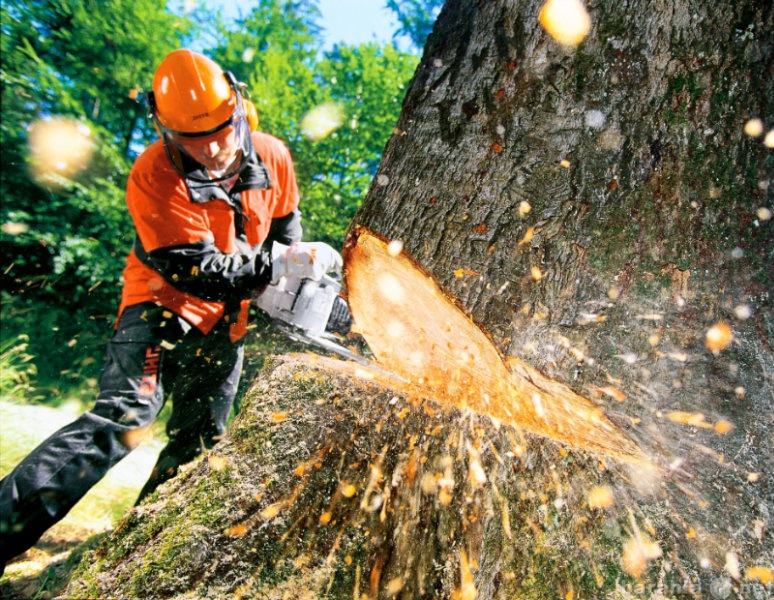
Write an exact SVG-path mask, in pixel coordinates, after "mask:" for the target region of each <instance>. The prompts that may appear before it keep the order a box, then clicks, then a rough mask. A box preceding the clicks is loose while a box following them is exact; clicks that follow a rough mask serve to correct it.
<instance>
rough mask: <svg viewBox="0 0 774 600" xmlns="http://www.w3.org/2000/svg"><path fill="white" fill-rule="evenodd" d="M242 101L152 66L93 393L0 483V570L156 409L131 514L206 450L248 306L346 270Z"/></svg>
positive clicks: (228, 397) (234, 375) (235, 366)
mask: <svg viewBox="0 0 774 600" xmlns="http://www.w3.org/2000/svg"><path fill="white" fill-rule="evenodd" d="M247 102H248V101H246V100H244V99H243V98H242V96H241V94H240V91H239V86H238V84H237V82H236V80H235V79H234V77H233V76H232V75H231V74H230V73H228V72H224V71H223V70H222V69H221V68H220V67H219V66H218V65H216V64H215V63H214V62H213V61H212V60H210V59H208V58H207V57H205V56H203V55H201V54H198V53H195V52H192V51H190V50H185V49H184V50H176V51H174V52H172V53H170V54H169V55H168V56H167V57H166V58H165V59H164V60H163V61H162V63H161V64H160V65H159V67H158V69H157V71H156V73H155V76H154V80H153V91H152V93H150V94H148V103H149V108H150V117H151V118H152V119H153V121H154V124H155V126H156V128H157V130H158V131H159V134H160V135H161V139H160V140H159V141H157V142H156V143H154V144H152V145H151V146H150V147H149V148H148V149H146V150H145V151H144V152H143V153H142V155H141V156H140V157H139V158H138V159H137V161H136V163H135V164H134V166H133V167H132V170H131V173H130V175H129V180H128V183H127V189H126V202H127V206H128V208H129V212H130V213H131V216H132V219H133V221H134V226H135V229H136V232H137V238H136V240H135V243H134V248H133V249H132V251H131V253H130V254H129V257H128V258H127V265H126V268H125V270H124V288H123V293H122V298H121V304H120V308H119V318H118V321H117V324H116V331H115V334H114V336H113V338H112V339H111V340H110V341H109V343H108V347H107V358H108V362H107V364H106V366H105V368H104V371H103V372H102V375H101V378H100V387H99V389H100V391H99V395H98V397H97V401H96V403H95V405H94V408H93V409H92V410H91V411H89V412H86V413H85V414H83V415H82V416H81V417H80V418H78V419H77V420H76V421H75V422H73V423H72V424H70V425H68V426H66V427H64V428H63V429H61V430H60V431H58V432H57V433H55V434H54V435H52V436H51V437H50V438H48V439H47V440H46V441H44V442H43V443H42V444H41V445H40V446H38V447H37V448H36V449H35V450H33V451H32V452H31V453H30V454H29V456H27V457H26V458H25V459H24V460H23V461H22V462H21V463H20V464H19V465H18V466H17V467H16V468H15V469H14V470H13V471H12V472H11V473H10V474H9V475H8V476H7V477H6V478H4V479H3V480H2V482H0V538H2V539H1V540H0V541H1V542H2V544H1V545H0V565H5V563H6V562H7V561H8V560H9V559H10V558H12V557H14V556H16V555H17V554H20V553H21V552H23V551H25V550H26V549H27V548H29V547H31V546H32V545H33V544H34V543H35V542H36V541H37V540H38V539H39V538H40V536H41V535H42V534H43V533H44V532H45V531H46V529H48V528H49V527H51V526H52V525H53V524H54V523H56V522H57V521H59V520H60V519H62V518H63V517H64V516H65V515H66V514H67V512H68V511H69V510H70V509H71V508H72V507H73V506H74V505H75V504H76V503H77V502H78V500H79V499H80V498H81V497H82V496H83V495H84V494H85V493H86V492H87V491H88V490H89V489H90V488H91V487H92V486H93V485H94V484H96V483H97V482H98V481H99V480H100V479H101V478H102V477H103V476H104V475H105V473H106V472H107V471H108V470H109V469H110V468H111V467H112V466H113V465H115V464H116V463H117V462H118V461H119V460H121V459H122V458H124V457H125V456H126V455H127V454H128V453H129V452H130V451H131V449H132V448H133V446H134V445H136V443H137V440H138V439H139V438H141V433H142V431H143V430H144V429H145V428H147V427H148V426H149V425H150V424H151V423H152V422H153V420H154V419H155V417H156V415H158V413H159V411H160V410H161V408H162V406H163V404H164V401H165V399H166V398H167V397H170V396H171V397H172V398H173V410H172V414H171V417H170V419H169V422H168V425H167V433H168V437H169V442H168V444H167V445H166V447H165V448H164V449H163V450H162V452H161V454H160V456H159V459H158V462H157V464H156V466H155V468H154V469H153V473H152V474H151V476H150V479H149V480H148V482H147V483H146V484H145V486H144V488H143V489H142V491H141V492H140V498H139V499H138V501H139V500H141V499H142V498H144V497H145V496H147V495H148V494H150V493H151V492H153V491H154V490H155V489H156V487H157V486H158V485H159V484H161V483H162V482H164V481H166V480H167V479H169V478H170V477H173V476H174V475H175V474H176V473H177V470H178V467H179V466H180V465H182V464H184V463H186V462H188V461H190V460H192V459H193V458H195V457H196V456H197V455H198V454H199V453H200V452H201V451H202V446H204V447H206V448H211V447H212V446H213V445H214V444H215V443H216V442H217V440H218V438H219V436H221V435H222V434H223V432H224V430H225V426H226V421H227V418H228V415H229V411H230V410H231V406H232V403H233V401H234V396H235V394H236V391H237V385H238V383H239V379H240V375H241V370H242V357H243V346H244V344H243V340H244V337H243V336H244V335H245V332H246V325H247V313H248V307H249V304H250V299H251V298H252V297H253V296H255V295H257V294H260V292H261V291H262V290H263V289H265V288H266V286H267V285H269V284H270V283H271V282H272V281H277V280H278V279H279V278H280V277H281V276H282V275H285V274H291V275H295V276H298V277H302V278H303V277H311V278H315V279H319V278H320V277H322V276H323V275H324V274H325V273H326V272H328V271H331V270H338V269H340V268H341V257H340V255H339V254H338V253H337V252H336V251H335V250H334V249H333V248H331V247H330V246H327V245H325V244H322V243H315V242H308V243H304V242H299V240H300V238H301V216H300V213H299V211H298V201H299V194H298V186H297V183H296V178H295V171H294V169H293V164H292V161H291V158H290V153H289V152H288V150H287V148H286V147H285V146H284V144H282V142H280V141H279V140H277V139H276V138H274V137H271V136H269V135H267V134H264V133H260V132H252V133H251V130H250V129H251V128H250V126H249V125H248V117H252V118H251V119H250V120H254V119H255V116H254V113H252V114H251V112H250V111H251V109H252V111H254V107H252V106H251V105H249V104H246V103H247Z"/></svg>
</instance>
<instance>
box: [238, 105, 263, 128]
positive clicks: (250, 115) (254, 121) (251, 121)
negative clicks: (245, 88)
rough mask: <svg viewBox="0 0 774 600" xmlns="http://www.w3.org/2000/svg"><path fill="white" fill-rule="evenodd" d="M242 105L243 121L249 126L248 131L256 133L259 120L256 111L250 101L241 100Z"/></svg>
mask: <svg viewBox="0 0 774 600" xmlns="http://www.w3.org/2000/svg"><path fill="white" fill-rule="evenodd" d="M242 105H243V106H244V108H245V119H247V124H248V125H249V126H250V131H258V126H259V125H260V124H261V118H260V117H259V116H258V109H257V108H255V104H254V103H253V101H252V100H248V99H247V98H242Z"/></svg>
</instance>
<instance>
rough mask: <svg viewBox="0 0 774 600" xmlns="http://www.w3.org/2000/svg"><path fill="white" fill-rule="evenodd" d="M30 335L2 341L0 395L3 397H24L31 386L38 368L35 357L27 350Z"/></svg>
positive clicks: (0, 352)
mask: <svg viewBox="0 0 774 600" xmlns="http://www.w3.org/2000/svg"><path fill="white" fill-rule="evenodd" d="M29 340H30V338H29V336H28V335H25V334H20V335H18V336H16V337H15V338H7V339H3V340H2V341H0V395H2V397H3V398H19V397H24V396H25V395H26V394H27V393H28V392H29V390H30V388H31V383H32V379H33V377H34V376H35V374H36V373H37V368H36V367H35V363H34V362H32V360H33V359H34V358H35V357H34V356H33V355H32V354H30V353H29V352H27V346H28V345H29Z"/></svg>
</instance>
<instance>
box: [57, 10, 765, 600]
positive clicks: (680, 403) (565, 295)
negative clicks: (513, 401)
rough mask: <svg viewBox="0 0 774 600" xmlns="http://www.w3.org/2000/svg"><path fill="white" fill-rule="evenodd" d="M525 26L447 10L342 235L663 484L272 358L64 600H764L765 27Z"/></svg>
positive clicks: (526, 18) (671, 17) (641, 14)
mask: <svg viewBox="0 0 774 600" xmlns="http://www.w3.org/2000/svg"><path fill="white" fill-rule="evenodd" d="M540 4H541V3H540V2H538V1H537V0H524V1H520V0H448V2H447V3H446V6H445V7H444V9H443V11H442V13H441V15H440V17H439V19H438V22H437V23H436V26H435V29H434V32H433V35H432V36H431V37H430V39H429V41H428V44H427V46H426V48H425V51H424V56H423V59H422V61H421V64H420V66H419V68H418V70H417V73H416V76H415V78H414V81H413V83H412V85H411V87H410V89H409V91H408V94H407V97H406V99H405V103H404V108H403V113H402V115H401V118H400V121H399V123H398V125H397V127H396V130H395V133H394V135H393V137H392V138H391V140H390V142H389V143H388V145H387V147H386V149H385V153H384V157H383V161H382V164H381V166H380V169H379V172H378V174H377V177H376V179H375V181H374V185H372V188H371V190H370V192H369V195H368V197H367V198H366V201H365V204H364V207H363V209H362V211H361V212H360V213H359V214H358V216H357V217H356V224H357V225H359V226H364V227H367V228H370V229H372V230H374V231H375V232H377V233H379V234H381V235H383V236H385V237H386V238H388V239H398V240H401V241H402V242H403V244H404V247H405V249H406V251H407V252H408V254H409V255H411V256H413V257H414V258H415V259H416V260H417V261H418V262H419V263H420V264H421V265H422V266H423V267H424V268H425V269H426V270H428V271H429V272H430V273H432V274H433V275H434V276H435V278H436V279H437V280H438V281H439V282H440V284H441V285H442V286H443V287H444V288H445V289H446V290H447V291H448V292H450V293H451V294H452V295H453V296H454V297H456V298H457V299H458V300H459V301H460V302H461V303H462V305H463V306H464V307H465V309H466V310H467V311H468V312H469V313H470V314H471V315H472V317H473V318H474V319H475V320H476V321H478V322H479V323H481V324H482V325H483V326H484V327H485V328H486V330H487V331H488V332H489V334H490V335H491V338H492V341H493V343H494V344H495V345H496V347H497V348H498V349H499V351H500V352H501V353H502V354H503V355H505V356H514V357H517V358H518V359H519V360H521V361H524V362H525V363H527V364H530V365H531V366H532V367H534V368H536V369H538V370H539V371H541V372H542V373H544V374H545V375H547V376H550V377H551V378H553V379H554V380H556V381H557V382H559V383H561V384H565V385H567V386H569V387H571V388H572V389H573V390H574V391H575V392H577V393H578V394H580V395H581V396H585V397H586V398H589V399H591V400H592V401H594V402H596V403H597V404H598V405H599V406H600V407H602V408H604V410H605V412H606V414H607V415H608V417H609V418H610V419H611V420H612V421H613V422H615V423H616V424H617V425H618V426H619V427H620V428H621V430H622V431H625V432H626V434H627V435H628V436H630V437H631V438H633V439H634V440H636V441H637V443H638V444H639V446H640V447H641V448H642V449H643V450H644V451H645V452H646V453H647V454H648V455H649V456H650V457H651V458H652V460H653V461H654V462H655V463H656V464H657V465H658V466H659V468H660V469H661V476H660V477H657V478H653V479H652V480H649V481H644V480H643V477H642V473H641V472H640V471H637V470H628V469H627V466H626V465H622V464H617V463H615V461H611V460H608V459H606V458H605V457H604V456H603V455H600V454H599V453H593V452H589V451H586V450H584V448H582V447H578V446H566V445H560V444H557V443H554V442H553V441H551V440H550V436H548V437H546V436H536V435H533V434H526V433H524V431H523V430H522V429H520V428H519V424H518V423H509V422H507V421H506V422H503V421H493V420H492V419H490V418H489V417H487V416H484V415H481V414H477V413H476V412H475V411H469V410H464V409H461V408H458V407H455V406H451V405H448V404H445V403H443V402H439V401H437V399H434V398H420V397H412V396H411V395H410V394H404V393H402V392H401V390H393V389H389V387H387V386H385V385H383V384H377V383H376V382H374V381H369V380H363V379H361V378H359V377H358V376H357V373H354V372H353V371H352V369H351V367H346V366H342V365H341V364H336V363H333V362H328V361H317V362H314V361H312V362H310V360H309V359H308V358H304V359H299V358H292V359H288V358H286V359H282V360H279V361H278V362H276V363H274V364H273V365H271V366H270V367H269V368H267V369H266V371H265V373H264V375H263V377H262V378H261V379H260V380H259V381H257V382H256V385H255V387H254V388H253V389H252V390H251V392H250V394H249V395H248V399H247V400H246V402H245V407H244V409H243V412H242V414H241V415H240V416H239V418H238V419H237V420H236V422H235V424H234V427H233V429H232V431H231V433H230V434H229V436H228V438H227V439H226V440H224V442H223V444H222V445H221V446H218V447H217V448H216V449H215V450H213V452H212V454H211V455H210V456H208V457H206V458H205V459H204V460H202V461H201V462H199V463H198V464H197V465H195V466H194V467H192V468H191V469H190V470H188V471H186V472H185V473H184V474H183V476H181V477H179V478H178V479H177V480H176V481H174V482H172V483H170V484H169V485H168V486H167V487H166V488H165V489H164V490H163V495H159V496H158V497H157V498H156V499H155V501H153V502H151V503H149V504H146V505H145V506H143V507H141V508H139V509H138V510H136V511H135V512H133V513H132V514H131V515H129V516H128V517H127V519H126V521H125V522H124V523H123V524H122V526H121V527H120V528H119V530H118V531H116V532H115V533H114V534H113V536H112V537H111V538H110V539H109V540H108V542H107V543H106V544H105V545H103V546H102V547H101V548H99V549H98V550H97V551H95V552H94V553H92V554H91V555H90V560H89V561H85V562H84V566H83V567H82V569H81V571H80V573H79V574H78V575H77V576H76V580H74V583H73V584H72V586H71V588H70V590H69V591H68V593H70V594H71V595H72V596H74V597H80V596H79V594H80V595H81V596H88V595H89V594H100V595H101V596H102V597H106V598H108V597H142V594H143V593H144V592H146V591H147V590H148V589H151V590H153V593H154V594H156V595H157V596H158V597H180V598H183V597H199V596H201V597H207V596H209V597H223V596H224V595H230V594H234V595H236V597H245V598H247V597H254V598H284V597H310V598H318V597H319V598H323V597H329V598H371V599H375V598H407V599H408V598H458V599H463V598H464V599H469V598H476V597H478V598H482V599H483V598H486V599H489V598H602V597H605V598H632V597H635V598H654V597H658V598H662V597H663V598H680V597H704V598H731V597H744V598H765V597H767V594H770V593H771V590H772V588H771V583H770V582H769V583H768V587H767V584H766V581H768V580H769V578H770V577H771V573H772V569H774V563H773V562H772V558H771V557H772V553H773V552H774V541H773V540H772V530H771V516H770V510H771V505H772V499H773V497H774V495H773V493H772V490H774V481H772V466H773V465H772V458H771V448H772V447H774V443H773V442H774V437H773V436H774V423H772V414H773V413H772V409H773V408H774V350H773V349H772V343H774V315H773V314H772V306H771V302H772V298H771V296H772V292H774V269H772V266H771V265H772V259H774V235H773V234H772V223H771V221H770V212H768V213H767V212H766V210H767V209H768V210H771V208H772V190H773V189H774V188H773V187H772V186H771V183H772V181H771V180H772V177H774V151H772V149H771V148H770V147H767V146H766V145H765V144H764V143H763V138H762V136H758V137H755V136H750V135H748V134H746V133H744V131H743V128H744V125H745V123H746V122H747V121H748V120H750V119H752V118H755V117H760V118H762V119H763V120H764V121H765V120H768V124H769V128H770V127H771V126H772V123H771V119H772V115H774V5H772V3H771V2H770V0H757V1H755V0H742V1H739V2H733V3H731V2H725V3H724V2H717V3H713V2H698V1H691V0H673V1H671V2H646V1H644V0H629V1H626V2H620V1H613V0H600V1H598V2H591V3H589V6H588V8H589V12H590V15H591V19H592V22H593V26H592V30H591V33H590V35H589V36H588V38H587V39H586V41H585V42H583V43H582V44H581V45H580V46H579V47H578V48H576V49H574V50H570V49H567V48H564V47H562V46H560V45H558V44H557V43H556V42H554V41H553V40H552V39H551V38H550V37H549V36H548V35H547V34H546V33H545V32H544V31H543V30H542V29H541V28H540V27H539V26H538V25H537V22H538V21H537V15H538V11H539V9H540ZM719 322H723V323H725V324H727V325H728V326H729V327H730V328H731V329H732V331H733V341H732V343H730V344H729V345H724V344H722V343H716V344H715V345H713V343H710V345H709V346H708V345H707V339H706V334H707V332H708V330H709V329H710V328H711V327H713V326H714V325H716V324H718V323H719ZM722 329H723V328H722V327H721V331H722ZM87 563H88V565H87ZM304 594H306V595H304Z"/></svg>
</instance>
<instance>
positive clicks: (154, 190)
mask: <svg viewBox="0 0 774 600" xmlns="http://www.w3.org/2000/svg"><path fill="white" fill-rule="evenodd" d="M252 144H253V147H254V148H255V150H256V152H255V153H254V154H253V155H252V156H251V157H250V158H249V160H248V161H247V163H246V165H245V166H244V167H243V168H242V170H241V171H240V173H239V177H238V179H237V180H236V182H235V183H234V187H233V188H232V193H231V194H229V193H227V192H226V191H225V190H224V189H223V187H221V184H218V183H213V182H211V181H203V182H199V183H197V182H196V181H190V180H188V181H187V180H186V179H183V178H181V177H180V175H179V174H178V173H177V171H176V170H175V169H174V168H173V165H172V164H171V163H170V161H169V160H168V158H167V155H166V153H165V150H164V146H163V144H162V142H161V141H158V142H156V143H155V144H154V145H153V146H151V147H150V148H149V149H148V150H146V151H145V152H144V153H143V155H142V156H141V157H140V158H139V159H138V160H137V162H136V163H135V165H134V167H133V169H132V172H131V175H130V176H129V182H128V184H127V190H126V202H127V205H128V207H129V211H130V213H131V214H132V218H133V219H134V224H135V228H136V230H137V240H136V242H135V247H134V250H133V252H132V253H131V254H130V255H129V258H128V259H127V266H126V269H125V270H124V290H123V296H122V300H121V308H120V311H123V308H124V307H126V306H131V305H133V304H139V303H140V302H147V301H151V302H156V303H158V304H161V305H163V306H165V307H167V308H169V309H170V310H172V311H173V312H175V313H176V314H178V315H180V316H181V317H183V318H185V319H186V320H187V321H189V322H190V323H192V324H193V325H195V326H196V327H198V328H199V329H200V330H201V331H202V332H203V333H205V334H206V333H208V332H209V331H210V330H211V329H212V327H213V325H214V324H215V323H216V322H217V321H218V320H219V319H220V318H222V317H224V313H226V314H225V318H226V319H230V320H232V321H233V322H232V323H231V339H232V340H233V341H235V340H237V339H239V338H240V337H241V336H242V335H244V333H245V328H246V324H247V308H248V305H249V297H250V295H251V292H253V291H254V290H260V289H262V288H263V287H265V286H266V285H267V284H268V283H269V281H270V279H271V271H270V269H268V270H267V269H266V268H264V269H261V267H267V266H268V265H266V264H262V263H261V261H256V260H255V258H254V255H255V254H256V252H260V250H261V249H264V250H270V249H271V242H273V241H277V242H280V243H282V244H286V245H289V244H291V243H293V242H295V241H298V239H299V238H300V236H301V224H300V214H299V213H298V210H297V207H298V201H299V196H298V186H297V184H296V177H295V171H294V168H293V163H292V160H291V158H290V153H289V152H288V150H287V148H286V147H285V145H284V144H283V143H282V142H281V141H280V140H278V139H276V138H274V137H272V136H270V135H267V134H265V133H261V132H253V134H252ZM262 158H263V161H262V160H261V159H262ZM264 161H265V163H264ZM237 193H238V197H234V195H235V194H237ZM267 241H268V244H265V242H267ZM262 244H263V246H261V245H262ZM267 245H268V249H267V248H266V246H267ZM235 300H241V301H240V302H239V304H238V306H236V307H235V306H234V301H235Z"/></svg>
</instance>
